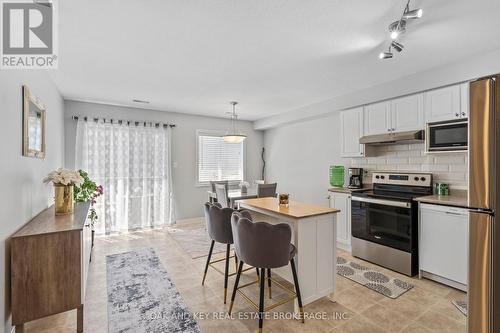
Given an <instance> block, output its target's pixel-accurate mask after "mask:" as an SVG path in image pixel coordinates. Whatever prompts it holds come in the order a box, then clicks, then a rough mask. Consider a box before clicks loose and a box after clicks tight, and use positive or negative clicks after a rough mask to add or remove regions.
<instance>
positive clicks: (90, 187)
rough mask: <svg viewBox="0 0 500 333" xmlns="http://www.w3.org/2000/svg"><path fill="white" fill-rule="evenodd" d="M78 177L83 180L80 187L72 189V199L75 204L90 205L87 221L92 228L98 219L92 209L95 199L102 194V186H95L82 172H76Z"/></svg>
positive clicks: (87, 175)
mask: <svg viewBox="0 0 500 333" xmlns="http://www.w3.org/2000/svg"><path fill="white" fill-rule="evenodd" d="M78 172H79V173H80V176H81V177H82V178H83V183H82V184H81V185H80V186H75V188H74V199H75V202H89V201H90V204H91V207H90V211H89V216H88V217H89V219H90V221H91V225H92V227H94V223H95V222H96V221H97V219H99V216H97V212H96V210H95V208H94V207H93V206H94V204H95V203H96V199H97V198H98V197H99V196H101V195H102V194H103V193H104V190H103V187H102V185H97V184H96V182H94V181H92V180H91V179H90V178H89V174H88V173H87V172H85V171H83V170H78Z"/></svg>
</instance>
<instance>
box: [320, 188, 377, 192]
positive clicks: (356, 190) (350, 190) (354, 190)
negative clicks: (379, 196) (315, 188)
mask: <svg viewBox="0 0 500 333" xmlns="http://www.w3.org/2000/svg"><path fill="white" fill-rule="evenodd" d="M367 190H371V187H362V188H348V187H330V188H329V189H328V191H330V192H339V193H352V192H360V191H367Z"/></svg>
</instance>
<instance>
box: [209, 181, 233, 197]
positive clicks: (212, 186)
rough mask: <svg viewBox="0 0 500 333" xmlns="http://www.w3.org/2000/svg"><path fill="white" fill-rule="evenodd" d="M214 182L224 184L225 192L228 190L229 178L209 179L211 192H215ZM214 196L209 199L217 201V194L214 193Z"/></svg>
mask: <svg viewBox="0 0 500 333" xmlns="http://www.w3.org/2000/svg"><path fill="white" fill-rule="evenodd" d="M216 184H222V185H225V186H226V192H228V191H229V180H211V181H210V189H211V190H212V193H215V185H216ZM215 196H216V197H215V198H214V199H211V200H210V202H217V194H215Z"/></svg>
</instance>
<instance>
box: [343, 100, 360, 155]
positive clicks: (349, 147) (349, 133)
mask: <svg viewBox="0 0 500 333" xmlns="http://www.w3.org/2000/svg"><path fill="white" fill-rule="evenodd" d="M340 132H341V142H342V145H341V149H340V156H341V157H360V156H364V154H365V149H364V148H365V147H364V146H365V145H362V144H360V143H359V138H361V137H362V136H363V107H359V108H355V109H350V110H346V111H342V112H341V113H340Z"/></svg>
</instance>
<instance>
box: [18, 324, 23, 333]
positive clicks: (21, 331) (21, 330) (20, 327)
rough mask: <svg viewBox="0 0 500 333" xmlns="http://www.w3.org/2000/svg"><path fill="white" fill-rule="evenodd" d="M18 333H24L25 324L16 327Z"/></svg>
mask: <svg viewBox="0 0 500 333" xmlns="http://www.w3.org/2000/svg"><path fill="white" fill-rule="evenodd" d="M16 333H24V324H19V325H16Z"/></svg>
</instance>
